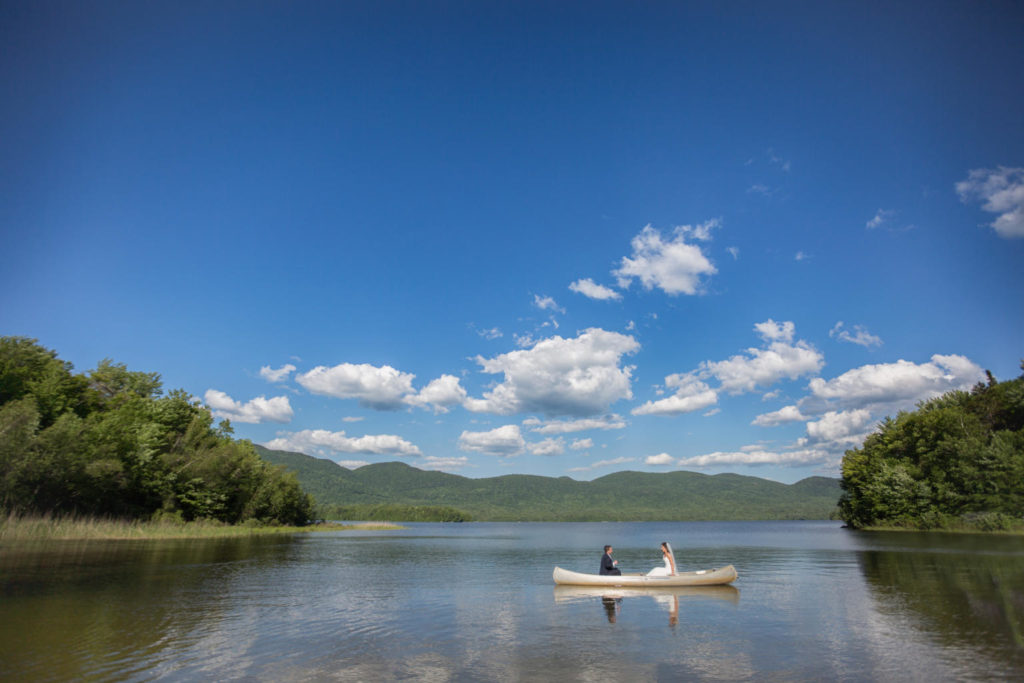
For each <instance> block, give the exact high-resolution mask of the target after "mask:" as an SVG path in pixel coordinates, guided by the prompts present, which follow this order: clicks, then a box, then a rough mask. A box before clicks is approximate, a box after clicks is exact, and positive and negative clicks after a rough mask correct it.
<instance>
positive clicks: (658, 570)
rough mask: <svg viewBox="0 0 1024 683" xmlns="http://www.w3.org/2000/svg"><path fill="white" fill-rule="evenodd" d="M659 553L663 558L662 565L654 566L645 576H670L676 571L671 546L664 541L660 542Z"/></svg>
mask: <svg viewBox="0 0 1024 683" xmlns="http://www.w3.org/2000/svg"><path fill="white" fill-rule="evenodd" d="M661 554H662V557H663V558H664V560H665V566H664V567H655V568H654V569H652V570H651V571H649V572H647V576H672V575H673V574H675V573H676V556H675V555H673V554H672V546H670V545H669V544H668V541H665V542H664V543H662V544H661Z"/></svg>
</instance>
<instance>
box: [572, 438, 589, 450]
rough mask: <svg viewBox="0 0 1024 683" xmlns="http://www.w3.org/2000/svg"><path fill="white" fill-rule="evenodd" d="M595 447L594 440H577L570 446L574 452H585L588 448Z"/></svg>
mask: <svg viewBox="0 0 1024 683" xmlns="http://www.w3.org/2000/svg"><path fill="white" fill-rule="evenodd" d="M593 447H594V440H593V439H576V440H575V441H573V442H572V444H571V445H570V446H569V448H571V449H573V450H574V451H585V450H587V449H588V448H593Z"/></svg>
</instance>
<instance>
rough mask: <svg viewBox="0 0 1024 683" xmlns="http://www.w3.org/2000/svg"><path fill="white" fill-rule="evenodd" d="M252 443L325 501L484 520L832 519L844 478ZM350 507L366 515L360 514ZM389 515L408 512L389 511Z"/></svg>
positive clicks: (358, 516)
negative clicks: (318, 451) (517, 467)
mask: <svg viewBox="0 0 1024 683" xmlns="http://www.w3.org/2000/svg"><path fill="white" fill-rule="evenodd" d="M256 451H257V452H258V453H259V454H260V456H261V457H262V458H263V459H264V460H267V461H268V462H272V463H274V464H278V465H283V466H285V467H287V468H288V469H289V471H292V472H295V474H296V476H297V477H298V479H299V482H300V483H301V484H302V487H303V488H304V489H305V490H306V491H309V492H311V493H312V494H313V495H314V496H315V498H316V500H317V501H318V502H319V503H321V504H323V505H338V506H341V507H342V508H343V509H352V508H355V506H358V507H359V508H362V506H373V505H387V504H394V505H400V506H409V507H413V508H419V507H439V508H442V509H443V508H452V509H455V510H458V511H460V512H462V513H464V514H466V515H467V516H470V515H471V516H472V518H473V520H474V521H480V522H493V521H522V522H554V521H559V522H592V521H623V522H625V521H630V522H636V521H687V520H709V519H717V520H724V519H829V518H833V515H834V514H835V513H836V503H837V501H838V500H839V495H840V493H841V491H840V489H839V480H838V479H831V478H826V477H809V478H807V479H804V480H803V481H800V482H797V483H795V484H780V483H778V482H774V481H768V480H767V479H759V478H757V477H745V476H740V475H737V474H716V475H707V474H699V473H697V472H683V471H677V472H661V473H654V472H616V473H614V474H609V475H606V476H604V477H599V478H597V479H594V480H593V481H576V480H574V479H571V478H569V477H540V476H535V475H525V474H507V475H503V476H500V477H485V478H480V479H472V478H469V477H464V476H461V475H457V474H451V473H448V472H436V471H429V470H420V469H417V468H415V467H411V466H409V465H407V464H405V463H400V462H383V463H375V464H372V465H364V466H363V467H359V468H358V469H351V470H350V469H347V468H345V467H341V466H339V465H338V464H337V463H335V462H332V461H330V460H324V459H321V458H314V457H311V456H309V455H304V454H302V453H290V452H286V451H277V450H270V449H267V448H264V447H262V446H256ZM348 514H354V515H355V518H356V519H367V517H365V513H363V512H359V513H355V512H353V513H347V514H346V516H347V515H348ZM320 516H321V517H323V516H324V515H320ZM349 518H352V517H349ZM387 521H410V520H409V519H403V520H399V519H397V518H396V517H393V516H392V517H389V518H387Z"/></svg>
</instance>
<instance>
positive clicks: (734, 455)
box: [679, 448, 830, 467]
mask: <svg viewBox="0 0 1024 683" xmlns="http://www.w3.org/2000/svg"><path fill="white" fill-rule="evenodd" d="M829 458H830V454H829V452H828V451H825V450H819V449H813V448H812V449H801V450H792V451H766V450H760V449H758V450H740V451H732V452H722V451H716V452H714V453H708V454H706V455H697V456H694V457H692V458H682V459H680V460H679V466H680V467H714V466H716V465H812V464H815V463H824V462H827V461H828V460H829Z"/></svg>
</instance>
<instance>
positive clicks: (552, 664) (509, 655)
mask: <svg viewBox="0 0 1024 683" xmlns="http://www.w3.org/2000/svg"><path fill="white" fill-rule="evenodd" d="M665 538H670V539H678V542H677V543H676V542H674V543H673V545H676V546H677V548H676V555H677V559H678V560H679V561H680V564H681V565H682V566H695V567H701V566H717V565H718V564H720V562H716V560H722V559H727V560H728V561H730V562H734V563H735V565H736V567H737V569H738V570H739V572H740V576H741V579H740V583H739V584H738V588H737V587H735V586H703V587H697V586H691V587H676V588H661V589H654V590H651V589H638V588H628V587H616V588H610V587H605V588H602V587H574V586H552V584H551V567H553V566H554V565H555V564H563V563H567V562H568V563H570V565H573V566H579V567H581V568H587V567H590V566H591V565H592V564H593V557H594V547H595V546H597V547H598V548H600V545H599V544H600V543H604V542H607V543H611V544H613V545H614V546H615V548H616V554H621V556H622V558H623V560H624V561H626V562H629V563H630V564H636V565H641V564H647V563H648V562H649V558H650V552H651V551H650V549H651V548H652V547H656V546H657V543H658V542H660V540H662V539H665ZM1016 543H1017V545H1014V541H1004V540H1001V539H998V538H989V537H986V538H985V539H983V540H978V539H966V538H962V537H958V538H951V539H944V538H943V537H939V536H934V535H925V534H900V535H894V536H888V535H885V534H877V535H876V534H871V535H858V534H854V533H851V532H849V531H846V530H843V529H840V528H839V527H838V525H837V524H835V523H823V522H817V523H808V522H780V523H643V524H639V523H638V524H597V523H595V524H482V523H476V524H473V523H470V524H460V525H440V524H437V525H434V524H422V525H410V527H409V528H408V529H405V530H401V531H395V532H372V533H371V532H357V533H337V534H331V533H323V534H312V535H308V536H300V537H297V538H279V539H278V538H275V539H232V540H229V541H224V542H221V541H200V542H166V541H163V542H156V543H147V542H130V543H116V544H102V543H99V544H97V543H88V544H82V545H80V546H79V545H75V544H59V545H55V546H48V547H45V548H44V547H40V548H37V549H32V550H31V551H26V550H25V549H22V548H19V549H12V548H9V547H0V680H32V681H37V680H61V681H63V680H124V681H141V680H153V679H159V680H189V681H191V680H275V681H276V680H439V681H446V680H452V681H454V680H474V681H475V680H485V681H542V680H565V681H587V680H609V679H611V680H616V679H621V680H774V681H789V680H843V681H877V680H885V681H887V680H902V679H906V678H907V677H908V673H907V672H913V673H912V675H911V677H912V678H914V679H920V680H987V679H992V678H1006V679H1015V680H1019V679H1020V677H1021V675H1022V674H1024V660H1022V658H1021V656H1020V653H1021V646H1020V637H1021V635H1020V634H1021V633H1022V629H1021V623H1020V622H1021V617H1022V614H1024V603H1022V600H1021V595H1022V592H1024V587H1022V586H1021V583H1020V582H1021V581H1024V539H1019V540H1018V541H1017V542H1016ZM552 591H554V592H552ZM740 591H742V593H743V600H742V601H741V600H739V595H740ZM666 623H668V625H669V628H666Z"/></svg>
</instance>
